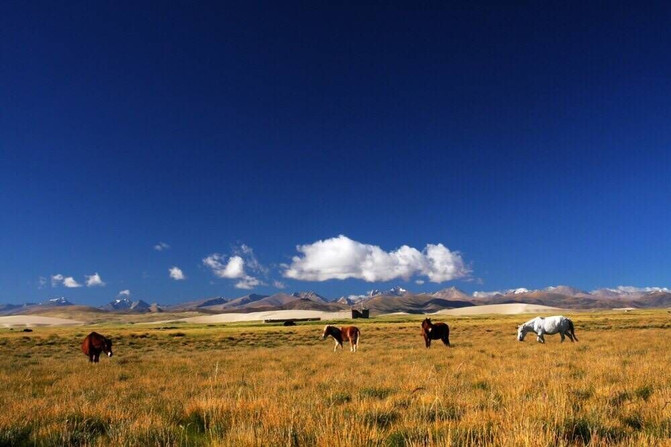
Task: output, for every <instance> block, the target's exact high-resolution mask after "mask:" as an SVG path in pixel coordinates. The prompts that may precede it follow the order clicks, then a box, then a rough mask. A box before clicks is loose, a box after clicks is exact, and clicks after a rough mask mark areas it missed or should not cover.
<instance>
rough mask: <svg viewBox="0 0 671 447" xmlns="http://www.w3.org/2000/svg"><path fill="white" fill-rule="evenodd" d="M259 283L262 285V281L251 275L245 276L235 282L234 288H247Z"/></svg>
mask: <svg viewBox="0 0 671 447" xmlns="http://www.w3.org/2000/svg"><path fill="white" fill-rule="evenodd" d="M259 285H263V283H262V282H261V281H259V280H258V279H257V278H254V277H253V276H245V277H244V278H242V279H241V280H240V281H238V282H237V283H235V288H236V289H245V290H249V289H253V288H254V287H256V286H259Z"/></svg>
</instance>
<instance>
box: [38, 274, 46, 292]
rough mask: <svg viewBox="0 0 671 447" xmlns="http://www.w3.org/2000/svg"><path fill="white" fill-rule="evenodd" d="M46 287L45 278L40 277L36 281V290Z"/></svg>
mask: <svg viewBox="0 0 671 447" xmlns="http://www.w3.org/2000/svg"><path fill="white" fill-rule="evenodd" d="M46 285H47V278H45V277H44V276H40V277H39V278H38V279H37V288H38V289H44V288H45V287H46Z"/></svg>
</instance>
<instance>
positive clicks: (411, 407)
mask: <svg viewBox="0 0 671 447" xmlns="http://www.w3.org/2000/svg"><path fill="white" fill-rule="evenodd" d="M572 317H573V319H574V321H575V323H576V332H577V335H578V337H579V338H580V342H579V343H574V344H571V343H569V342H565V343H563V344H561V345H560V343H559V338H558V336H552V337H547V340H548V342H547V344H545V345H540V344H537V343H536V342H535V341H533V338H531V337H529V338H528V339H527V341H526V342H524V343H519V342H517V341H516V340H515V325H516V324H517V323H519V322H521V321H524V320H525V319H526V317H520V316H517V317H513V316H493V317H487V316H482V317H458V318H457V317H450V318H449V319H448V322H449V323H450V326H451V329H452V336H451V338H452V342H453V344H454V347H453V348H451V349H449V348H446V347H444V346H442V344H439V343H438V344H434V346H432V348H431V349H429V350H427V349H426V348H424V346H423V341H422V338H421V336H420V333H419V320H418V319H416V318H414V317H410V319H408V318H406V317H395V318H393V319H391V318H390V319H375V320H371V321H367V322H357V324H358V325H359V327H360V328H361V330H362V338H361V345H360V352H358V353H356V354H351V353H350V352H348V351H347V350H346V351H345V352H340V351H339V352H337V353H333V352H332V342H331V341H321V340H320V339H319V336H320V335H321V328H322V325H320V324H307V325H299V326H296V327H286V328H285V327H281V326H267V325H266V326H264V325H261V324H259V325H216V326H185V325H173V326H166V325H165V324H164V325H163V326H160V325H159V326H152V325H138V324H135V325H119V324H112V325H107V326H102V327H100V326H96V327H86V328H83V327H77V328H37V329H35V330H34V331H33V332H30V333H24V332H21V330H17V329H14V330H13V331H10V330H7V329H3V330H0V402H1V405H2V411H0V445H12V446H21V445H114V446H117V445H119V446H121V445H127V446H135V445H143V446H144V445H185V446H186V445H231V446H238V445H250V446H299V445H300V446H302V445H323V446H432V445H441V446H442V445H453V446H481V445H496V446H562V445H586V444H589V445H597V446H598V445H626V446H641V445H644V446H645V445H648V446H653V445H654V446H657V445H669V444H671V371H670V370H669V365H671V349H670V348H669V341H670V340H671V315H670V314H669V313H667V312H666V311H650V312H642V313H637V312H633V313H629V314H615V313H584V314H574V315H572ZM413 318H414V319H413ZM93 328H95V330H97V331H99V332H101V333H103V334H105V335H107V336H109V337H111V338H112V339H113V340H114V348H115V355H114V357H113V358H112V359H107V358H104V359H101V363H99V364H97V365H91V364H89V363H88V362H87V359H86V357H85V356H84V355H83V354H82V353H81V352H80V351H79V343H80V341H81V339H82V338H83V337H84V336H85V335H86V334H87V333H88V332H89V331H90V330H91V329H93ZM434 343H435V342H434Z"/></svg>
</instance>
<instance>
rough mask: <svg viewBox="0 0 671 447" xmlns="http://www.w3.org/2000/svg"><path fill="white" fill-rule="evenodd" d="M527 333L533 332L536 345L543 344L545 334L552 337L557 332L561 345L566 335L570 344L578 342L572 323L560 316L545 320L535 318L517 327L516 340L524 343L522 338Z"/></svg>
mask: <svg viewBox="0 0 671 447" xmlns="http://www.w3.org/2000/svg"><path fill="white" fill-rule="evenodd" d="M527 332H535V333H536V341H538V343H545V337H544V335H545V334H549V335H553V334H556V333H557V332H559V335H561V341H562V343H563V342H564V338H565V336H566V335H568V338H569V339H570V340H571V343H573V341H578V337H576V336H575V328H574V327H573V322H572V321H571V320H570V319H569V318H566V317H563V316H561V315H557V316H554V317H547V318H543V317H536V318H534V319H533V320H529V321H527V322H526V323H524V324H522V325H520V326H518V327H517V339H518V340H519V341H524V336H525V335H527Z"/></svg>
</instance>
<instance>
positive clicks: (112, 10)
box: [0, 2, 671, 304]
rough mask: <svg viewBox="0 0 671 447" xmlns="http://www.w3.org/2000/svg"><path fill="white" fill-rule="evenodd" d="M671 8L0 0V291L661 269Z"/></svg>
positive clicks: (657, 280)
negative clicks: (194, 3) (66, 2)
mask: <svg viewBox="0 0 671 447" xmlns="http://www.w3.org/2000/svg"><path fill="white" fill-rule="evenodd" d="M243 3H246V2H243ZM670 25H671V7H670V6H668V5H663V4H655V5H653V4H647V5H636V7H633V6H631V4H630V5H629V6H627V5H625V4H621V5H619V4H617V3H609V4H608V5H607V7H603V5H598V4H588V5H586V4H584V3H582V2H575V3H565V2H563V3H552V4H550V3H546V2H542V3H532V4H530V5H519V4H511V5H506V4H504V3H502V2H493V3H492V4H486V3H478V4H469V5H463V4H458V3H454V4H450V3H443V4H436V5H431V4H423V6H417V5H416V4H415V2H408V3H406V4H401V3H397V4H395V5H393V6H390V5H382V4H370V5H359V4H352V5H349V6H345V5H340V4H338V5H336V4H332V5H327V4H321V5H317V4H299V3H296V4H291V3H282V4H281V5H279V4H273V3H269V4H264V3H256V4H254V5H252V4H245V5H231V4H226V3H224V2H214V3H210V4H208V3H205V2H203V3H200V4H199V5H193V4H192V2H183V3H165V2H155V3H148V2H142V3H141V4H139V5H138V3H137V2H132V3H131V2H94V3H91V2H70V3H69V4H67V5H54V4H53V3H49V2H23V3H20V2H18V3H17V2H5V3H4V4H3V5H2V6H0V27H1V29H2V30H3V31H2V38H1V39H0V51H1V52H0V54H1V56H0V58H1V59H0V89H1V92H2V98H3V99H2V105H1V115H0V116H1V118H0V151H1V155H2V157H1V159H0V209H1V210H2V212H1V213H0V228H1V231H0V302H4V303H7V302H10V303H20V302H26V301H41V300H44V299H46V298H51V297H56V296H66V297H67V298H69V299H70V300H72V301H75V302H78V303H86V304H102V303H105V302H108V301H110V300H111V299H113V298H114V297H116V296H117V295H118V294H119V293H120V292H121V291H124V290H128V291H130V294H131V297H132V298H136V299H144V300H146V301H158V302H161V303H175V302H179V301H184V300H187V299H196V298H203V297H208V296H227V297H236V296H241V295H244V294H246V293H249V292H250V291H255V292H258V293H274V292H277V291H280V290H284V291H289V292H290V291H294V290H315V291H317V292H318V293H320V294H322V295H325V296H327V297H337V296H341V295H347V294H355V293H363V292H364V291H366V290H369V289H372V288H380V287H387V286H392V285H396V284H401V285H403V286H404V287H406V288H408V289H411V290H414V291H435V290H438V289H441V288H443V287H449V286H457V287H459V288H462V289H464V290H466V291H469V292H472V291H475V290H497V289H507V288H513V287H528V288H540V287H546V286H550V285H557V284H569V285H573V286H576V287H580V288H583V289H586V290H591V289H595V288H599V287H614V286H618V285H633V286H639V287H644V286H660V287H668V286H671V280H670V274H671V258H670V256H669V253H671V230H670V229H669V228H670V227H669V222H671V206H669V199H670V197H671V196H670V194H671V180H670V176H669V166H671V164H670V162H671V155H670V153H671V152H670V149H671V144H670V143H671V126H669V123H671V76H670V75H671V52H669V51H668V49H669V47H670V45H671V26H670ZM160 243H164V244H166V245H167V246H165V247H162V248H163V249H161V250H157V249H155V246H156V245H158V244H160ZM173 267H178V268H179V270H180V271H181V272H182V275H183V276H184V279H175V278H174V277H179V276H180V275H179V274H178V273H176V271H175V270H173V273H174V274H173V277H172V278H171V276H170V270H169V269H171V268H173ZM96 274H97V276H96ZM87 281H88V282H89V285H90V287H87V286H86V282H87ZM101 283H104V285H103V284H101ZM66 285H70V286H73V285H80V286H81V287H66ZM245 287H246V288H245ZM282 287H284V288H282Z"/></svg>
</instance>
